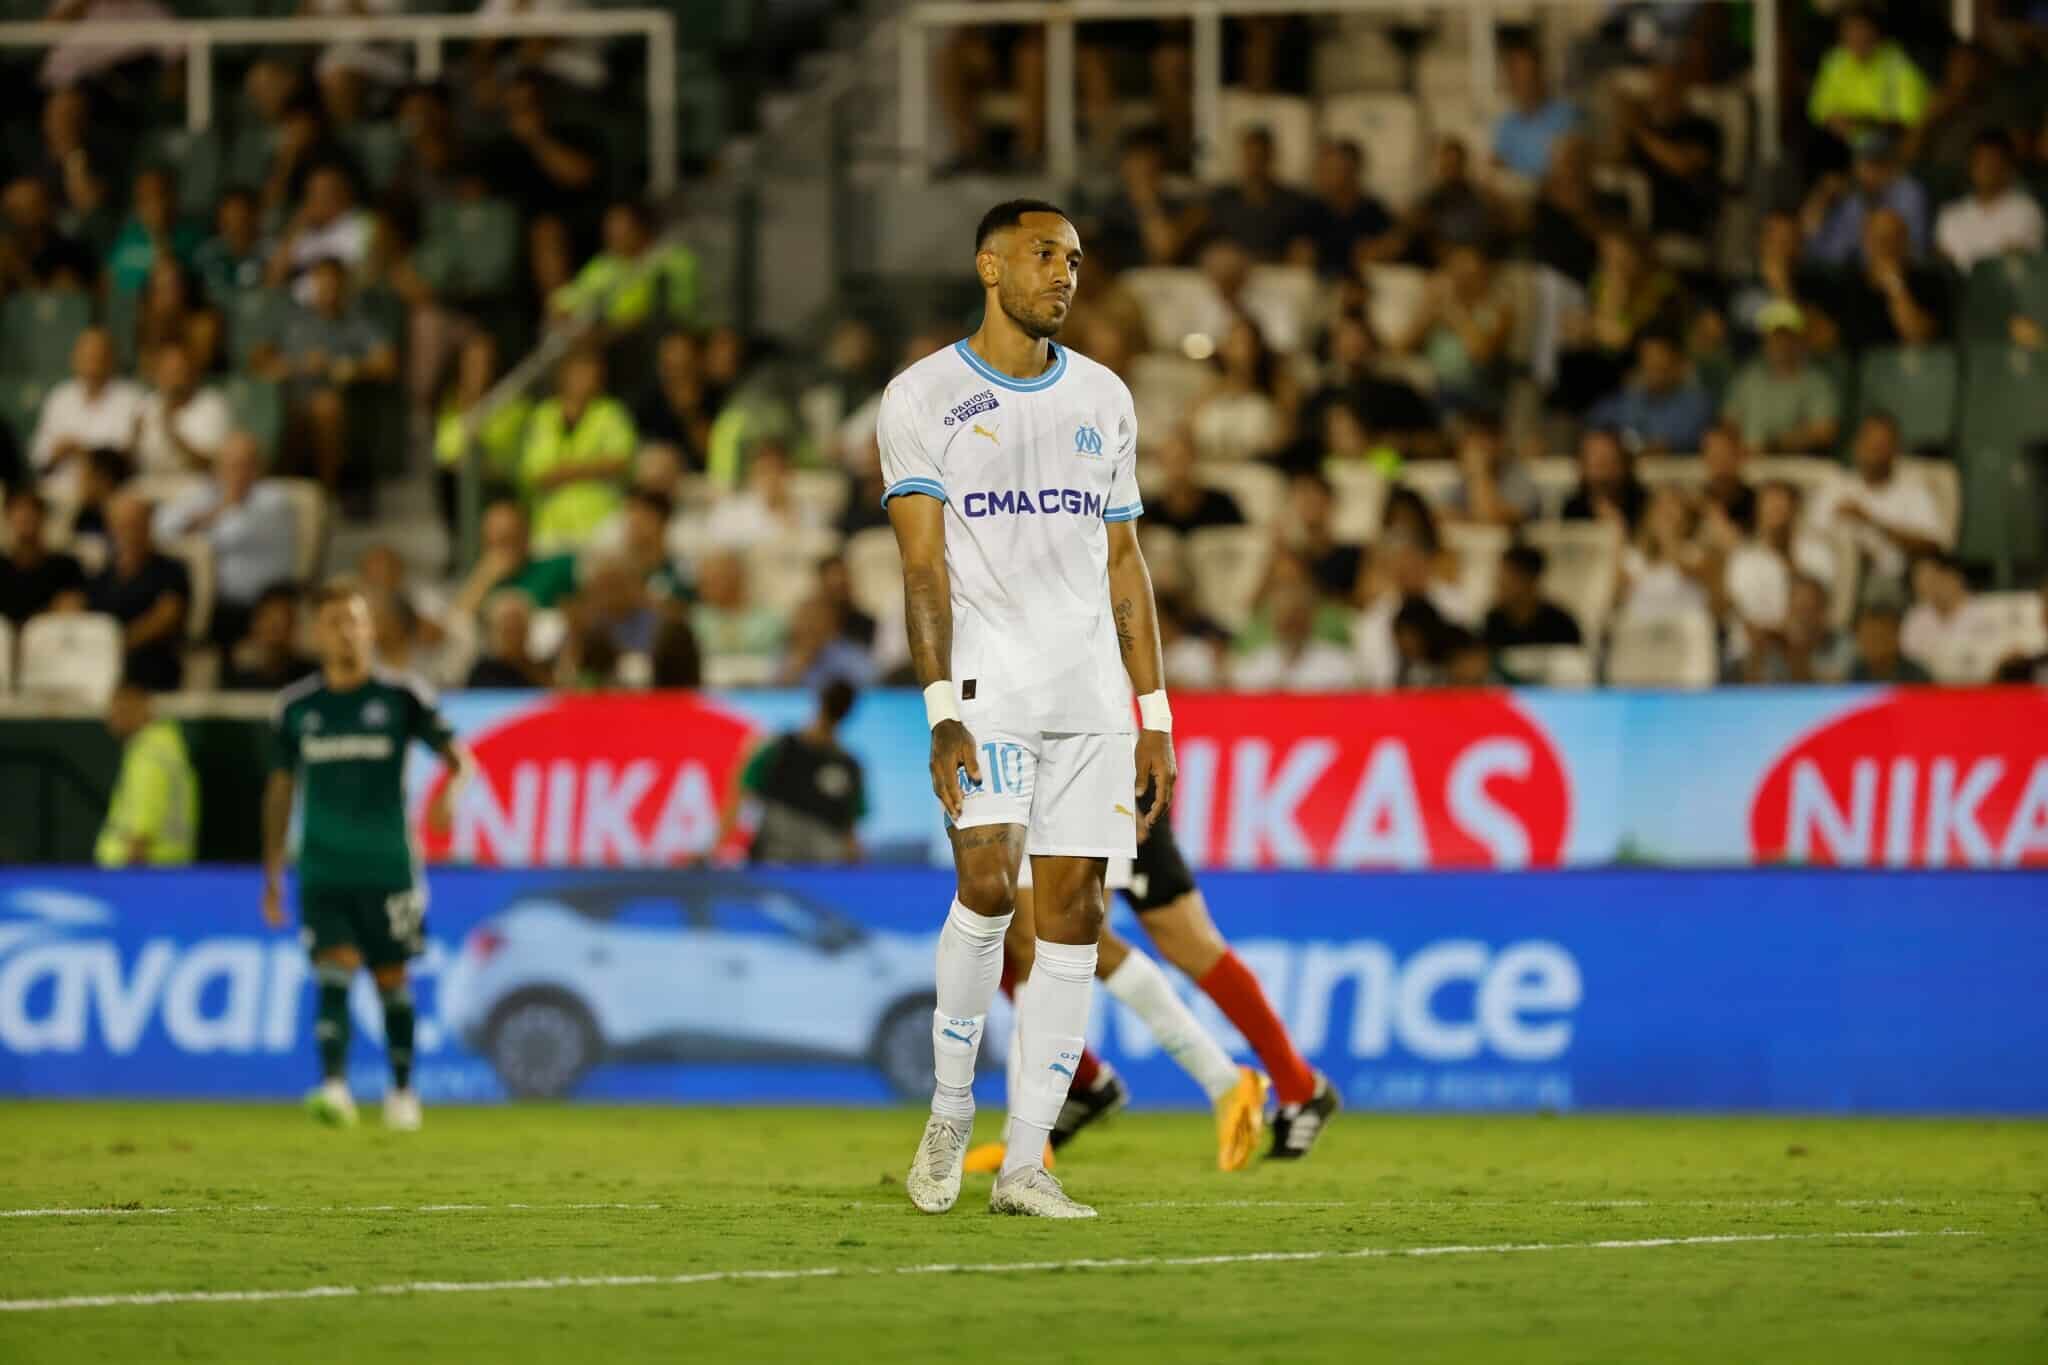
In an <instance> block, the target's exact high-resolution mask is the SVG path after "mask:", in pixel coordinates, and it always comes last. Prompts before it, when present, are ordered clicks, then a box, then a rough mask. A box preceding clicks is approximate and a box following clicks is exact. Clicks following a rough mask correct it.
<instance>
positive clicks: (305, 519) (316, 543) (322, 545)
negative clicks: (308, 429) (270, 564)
mask: <svg viewBox="0 0 2048 1365" xmlns="http://www.w3.org/2000/svg"><path fill="white" fill-rule="evenodd" d="M271 482H272V483H274V484H276V485H277V487H278V488H279V489H281V490H283V492H284V495H285V497H286V498H287V499H289V500H290V502H291V505H292V577H293V578H294V579H296V580H297V581H298V582H300V583H312V582H313V581H314V580H316V579H317V578H318V577H319V576H320V565H321V563H322V561H324V560H325V559H326V558H327V491H326V490H325V489H324V488H322V487H321V486H320V484H319V482H318V481H317V480H314V479H273V480H271Z"/></svg>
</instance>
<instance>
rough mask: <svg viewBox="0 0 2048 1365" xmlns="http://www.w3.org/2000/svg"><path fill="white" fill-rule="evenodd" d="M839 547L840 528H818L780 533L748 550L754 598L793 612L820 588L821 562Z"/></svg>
mask: <svg viewBox="0 0 2048 1365" xmlns="http://www.w3.org/2000/svg"><path fill="white" fill-rule="evenodd" d="M838 548H839V534H838V532H836V531H831V530H827V529H824V528H817V529H813V530H809V531H800V532H797V533H795V534H793V535H787V536H779V537H777V538H776V539H774V540H770V541H766V542H764V543H762V544H760V545H756V546H754V547H752V548H751V549H749V550H748V551H747V581H748V583H749V584H750V585H752V588H753V596H754V599H755V600H756V601H757V602H759V603H760V604H761V605H762V606H765V607H769V608H772V609H773V610H775V611H778V612H790V611H794V610H795V609H796V606H797V604H798V603H800V602H802V601H803V600H804V599H805V598H806V597H809V596H810V595H811V594H812V593H813V592H815V591H816V590H817V586H818V561H819V560H820V559H823V558H824V557H825V556H826V555H829V554H831V553H832V552H833V551H834V550H836V549H838Z"/></svg>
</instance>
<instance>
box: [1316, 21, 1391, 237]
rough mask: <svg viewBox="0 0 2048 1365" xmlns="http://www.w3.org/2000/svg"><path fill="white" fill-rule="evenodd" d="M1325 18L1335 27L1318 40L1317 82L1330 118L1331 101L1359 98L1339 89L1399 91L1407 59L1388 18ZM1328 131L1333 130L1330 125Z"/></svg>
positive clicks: (1325, 111) (1349, 132)
mask: <svg viewBox="0 0 2048 1365" xmlns="http://www.w3.org/2000/svg"><path fill="white" fill-rule="evenodd" d="M1324 22H1325V23H1327V24H1328V25H1329V26H1330V28H1331V30H1332V31H1331V32H1329V33H1327V34H1326V35H1325V36H1324V38H1323V40H1322V41H1321V42H1319V43H1317V44H1316V48H1315V68H1314V86H1315V89H1316V91H1317V92H1318V93H1319V94H1322V95H1324V96H1325V99H1324V100H1323V109H1324V115H1325V117H1326V118H1327V116H1328V110H1329V106H1330V105H1331V104H1333V103H1335V102H1336V101H1338V100H1343V99H1352V98H1356V96H1355V95H1354V94H1350V93H1339V92H1355V91H1364V90H1371V91H1395V90H1399V89H1400V88H1401V83H1402V81H1403V80H1405V79H1406V76H1407V70H1406V62H1405V61H1404V59H1403V58H1402V56H1401V50H1400V49H1399V48H1398V47H1395V46H1394V44H1393V43H1392V42H1391V41H1390V40H1389V39H1388V37H1387V33H1386V27H1385V24H1384V21H1383V20H1382V19H1381V18H1380V17H1379V16H1377V15H1373V14H1357V15H1331V16H1329V18H1328V19H1326V20H1325V21H1324ZM1379 97H1380V98H1384V96H1379ZM1324 131H1325V132H1326V133H1328V132H1329V129H1328V127H1327V125H1325V130H1324ZM1337 136H1339V137H1355V136H1357V134H1356V133H1355V132H1351V131H1345V132H1340V133H1338V134H1337ZM1381 192H1382V193H1384V191H1381ZM1403 202H1406V201H1405V200H1404V201H1403Z"/></svg>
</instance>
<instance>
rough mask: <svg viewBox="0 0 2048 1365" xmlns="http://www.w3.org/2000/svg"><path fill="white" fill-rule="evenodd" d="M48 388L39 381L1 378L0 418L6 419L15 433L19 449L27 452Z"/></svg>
mask: <svg viewBox="0 0 2048 1365" xmlns="http://www.w3.org/2000/svg"><path fill="white" fill-rule="evenodd" d="M47 388H48V386H47V385H45V384H44V383H43V382H42V381H41V380H39V379H16V378H12V377H6V378H0V417H4V418H5V420H6V422H7V428H8V430H9V431H11V432H12V433H13V435H14V444H15V446H16V448H17V449H20V450H27V449H28V445H29V441H30V439H31V438H32V437H33V436H34V435H35V430H36V419H37V418H38V417H40V416H41V415H42V411H43V394H44V393H45V392H46V391H47Z"/></svg>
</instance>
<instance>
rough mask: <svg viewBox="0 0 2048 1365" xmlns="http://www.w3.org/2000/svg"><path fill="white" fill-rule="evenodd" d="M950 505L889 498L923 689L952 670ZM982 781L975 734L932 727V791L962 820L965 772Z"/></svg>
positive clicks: (959, 727) (944, 724) (906, 616)
mask: <svg viewBox="0 0 2048 1365" xmlns="http://www.w3.org/2000/svg"><path fill="white" fill-rule="evenodd" d="M945 511H946V509H945V504H943V503H941V502H939V501H937V500H936V499H934V498H928V497H925V496H924V495H922V494H915V493H913V494H909V495H907V496H904V497H900V498H891V499H890V500H889V524H890V525H891V526H892V527H894V528H895V531H896V549H897V551H898V552H899V553H900V554H901V555H902V557H903V622H904V626H905V628H906V629H907V631H908V633H909V636H910V666H911V668H912V669H913V670H914V671H915V672H916V674H917V681H918V685H919V686H920V687H929V686H931V685H932V684H933V683H935V682H941V681H947V680H950V679H951V677H952V671H953V585H952V581H951V579H950V578H948V577H947V574H946V523H945ZM963 771H964V772H965V773H966V774H967V777H968V780H969V781H971V782H980V781H981V763H980V760H979V759H977V758H976V757H975V752H974V736H973V735H972V734H970V733H969V732H968V729H967V727H966V726H965V725H963V724H962V723H961V722H959V721H957V720H942V721H940V722H939V723H938V724H937V725H934V726H933V727H932V752H931V779H932V792H933V794H934V795H936V796H937V797H938V798H939V804H940V805H942V806H944V807H945V808H946V814H947V815H949V816H951V817H953V818H954V819H958V818H959V816H960V811H961V805H962V802H963V801H964V800H965V796H964V793H963V792H962V789H961V784H960V774H961V773H962V772H963Z"/></svg>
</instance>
